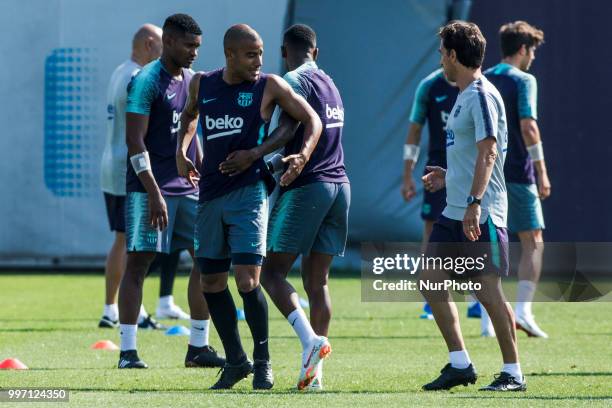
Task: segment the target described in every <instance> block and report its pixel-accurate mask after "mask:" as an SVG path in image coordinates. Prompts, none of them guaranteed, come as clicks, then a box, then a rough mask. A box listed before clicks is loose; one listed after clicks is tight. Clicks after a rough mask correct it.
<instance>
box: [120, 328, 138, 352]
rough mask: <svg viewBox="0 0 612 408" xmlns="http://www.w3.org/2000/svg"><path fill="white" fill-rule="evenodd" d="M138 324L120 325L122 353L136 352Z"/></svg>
mask: <svg viewBox="0 0 612 408" xmlns="http://www.w3.org/2000/svg"><path fill="white" fill-rule="evenodd" d="M137 330H138V325H136V324H120V325H119V334H120V335H121V351H125V350H136V331H137Z"/></svg>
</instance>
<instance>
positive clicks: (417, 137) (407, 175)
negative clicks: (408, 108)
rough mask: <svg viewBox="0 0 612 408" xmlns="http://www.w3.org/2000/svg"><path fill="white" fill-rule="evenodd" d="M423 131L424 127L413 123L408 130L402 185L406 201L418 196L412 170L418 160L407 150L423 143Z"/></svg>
mask: <svg viewBox="0 0 612 408" xmlns="http://www.w3.org/2000/svg"><path fill="white" fill-rule="evenodd" d="M422 130H423V125H421V124H419V123H414V122H411V123H410V128H409V129H408V136H407V137H406V144H405V145H404V152H405V153H404V182H403V183H402V189H401V191H402V197H404V200H406V201H410V200H411V199H413V198H414V197H415V196H416V184H415V182H414V179H413V176H412V170H413V169H414V165H415V164H416V160H415V156H414V154H410V153H413V152H408V151H407V149H411V148H412V146H418V145H419V143H421V131H422ZM408 146H410V147H408ZM407 153H408V154H407ZM417 156H418V153H417Z"/></svg>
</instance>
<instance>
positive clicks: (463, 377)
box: [423, 364, 478, 391]
mask: <svg viewBox="0 0 612 408" xmlns="http://www.w3.org/2000/svg"><path fill="white" fill-rule="evenodd" d="M477 378H478V375H477V374H476V370H475V369H474V366H473V365H472V364H470V365H469V366H468V367H466V368H454V367H453V366H451V365H450V364H447V365H445V366H444V368H443V369H442V370H441V371H440V376H439V377H438V378H436V379H435V380H433V381H432V382H430V383H429V384H425V385H424V386H423V390H425V391H439V390H450V389H451V388H453V387H455V386H457V385H463V386H467V385H468V384H475V383H476V379H477Z"/></svg>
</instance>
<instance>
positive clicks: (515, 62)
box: [485, 21, 550, 338]
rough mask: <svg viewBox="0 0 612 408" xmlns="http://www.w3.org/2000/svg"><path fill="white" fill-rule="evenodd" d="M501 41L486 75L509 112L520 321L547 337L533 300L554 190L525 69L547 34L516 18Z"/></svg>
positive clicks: (511, 222)
mask: <svg viewBox="0 0 612 408" xmlns="http://www.w3.org/2000/svg"><path fill="white" fill-rule="evenodd" d="M500 40H501V48H502V55H503V61H502V62H501V63H499V64H497V65H495V66H494V67H492V68H489V69H488V70H487V71H485V75H486V76H487V78H489V80H490V81H491V82H492V83H493V84H494V85H495V86H496V87H497V89H498V90H499V92H500V93H501V95H502V98H503V99H504V105H505V106H506V112H507V117H508V156H507V159H506V164H505V166H504V175H505V177H506V185H507V189H508V229H509V230H510V232H513V233H515V234H517V235H518V237H519V239H520V241H521V250H522V251H521V260H520V263H519V270H518V276H519V283H518V291H517V297H516V305H515V314H516V324H517V327H518V328H519V329H522V330H523V331H525V332H526V333H527V334H528V335H529V336H530V337H543V338H547V337H548V335H547V334H546V333H545V332H544V331H543V330H542V329H540V327H539V326H538V325H537V323H536V322H535V318H534V316H533V313H532V311H531V303H532V300H533V297H534V293H535V289H536V284H537V282H538V280H539V279H540V274H541V272H542V254H543V252H544V239H543V236H542V230H543V229H544V217H543V214H542V205H541V203H540V200H544V199H545V198H547V197H548V196H549V195H550V181H549V179H548V173H547V171H546V163H545V162H544V152H543V148H542V141H541V138H540V130H539V128H538V123H537V122H536V120H537V119H538V114H537V82H536V79H535V77H534V76H533V75H531V74H528V73H527V72H526V71H528V70H529V68H530V67H531V63H532V62H533V60H534V59H535V50H536V48H537V47H538V46H539V45H540V44H542V42H544V33H543V32H542V31H541V30H538V29H537V28H535V27H533V26H531V25H529V24H528V23H526V22H524V21H516V22H514V23H508V24H505V25H504V26H502V27H501V29H500ZM534 169H535V172H534ZM536 174H537V177H536ZM536 180H537V186H536Z"/></svg>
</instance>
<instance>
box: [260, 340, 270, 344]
mask: <svg viewBox="0 0 612 408" xmlns="http://www.w3.org/2000/svg"><path fill="white" fill-rule="evenodd" d="M267 342H268V339H265V340H262V341H260V342H259V344H265V343H267Z"/></svg>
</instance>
